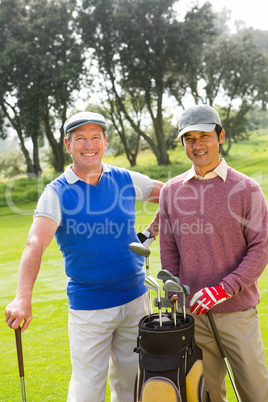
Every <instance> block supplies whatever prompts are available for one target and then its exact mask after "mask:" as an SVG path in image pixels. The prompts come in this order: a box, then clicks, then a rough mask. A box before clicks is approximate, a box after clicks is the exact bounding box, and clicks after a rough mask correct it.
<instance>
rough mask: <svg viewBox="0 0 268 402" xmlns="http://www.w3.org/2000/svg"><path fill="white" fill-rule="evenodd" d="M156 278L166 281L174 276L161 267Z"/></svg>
mask: <svg viewBox="0 0 268 402" xmlns="http://www.w3.org/2000/svg"><path fill="white" fill-rule="evenodd" d="M157 278H158V279H160V280H161V281H168V280H169V279H172V278H174V276H173V275H172V273H170V272H169V271H167V270H166V269H162V270H161V271H159V272H158V274H157Z"/></svg>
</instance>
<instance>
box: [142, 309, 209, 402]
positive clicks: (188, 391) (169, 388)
mask: <svg viewBox="0 0 268 402" xmlns="http://www.w3.org/2000/svg"><path fill="white" fill-rule="evenodd" d="M158 317H159V316H158V314H152V315H151V316H150V317H148V316H145V317H143V318H142V319H141V320H140V322H139V335H138V338H137V348H135V352H136V353H138V354H139V368H138V374H137V376H136V383H135V391H134V401H135V402H151V401H159V402H160V401H161V402H166V401H167V402H205V401H208V400H209V399H208V398H209V396H208V394H207V392H206V389H205V383H204V376H203V362H202V351H201V349H200V348H199V347H198V346H197V345H196V343H195V339H194V319H193V317H192V316H190V315H187V317H186V321H184V319H183V315H182V314H179V313H177V314H176V317H177V325H176V327H174V320H173V318H174V317H172V315H171V314H170V313H164V314H162V327H160V326H159V319H158Z"/></svg>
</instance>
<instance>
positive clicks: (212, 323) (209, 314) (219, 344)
mask: <svg viewBox="0 0 268 402" xmlns="http://www.w3.org/2000/svg"><path fill="white" fill-rule="evenodd" d="M207 316H208V319H209V322H210V325H211V328H212V331H213V334H214V336H215V339H216V342H217V344H218V348H219V350H220V353H221V356H222V358H223V359H225V358H226V354H225V350H224V347H223V344H222V343H221V338H220V335H219V332H218V330H217V327H216V324H215V321H214V317H213V314H212V312H211V311H210V310H209V311H208V312H207Z"/></svg>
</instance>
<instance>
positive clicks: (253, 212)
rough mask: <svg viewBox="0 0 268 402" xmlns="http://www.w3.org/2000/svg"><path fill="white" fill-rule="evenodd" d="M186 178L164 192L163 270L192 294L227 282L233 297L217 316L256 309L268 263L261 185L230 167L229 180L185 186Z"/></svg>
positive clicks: (266, 216)
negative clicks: (260, 286) (176, 277)
mask: <svg viewBox="0 0 268 402" xmlns="http://www.w3.org/2000/svg"><path fill="white" fill-rule="evenodd" d="M186 174H187V172H186V173H184V174H182V175H180V176H177V177H175V178H174V179H171V180H169V181H168V182H167V183H166V184H165V185H164V187H163V189H162V192H161V197H160V233H159V236H160V253H161V263H162V269H167V270H169V271H170V272H171V273H172V274H173V275H175V276H178V277H179V278H180V280H181V282H182V283H183V284H185V285H188V286H189V287H190V292H191V296H193V295H194V293H196V292H197V291H198V290H200V289H202V288H203V287H206V286H217V285H219V283H220V282H221V283H223V285H224V289H225V291H226V292H227V293H229V294H230V295H232V298H231V299H229V300H227V301H225V302H224V303H222V304H219V305H218V306H215V307H214V308H213V312H214V313H215V312H221V313H230V312H234V311H240V310H244V309H247V308H250V307H253V306H256V305H257V304H258V303H259V302H260V295H259V291H258V284H257V279H258V278H259V276H260V275H261V273H262V272H263V270H264V268H265V266H266V264H267V263H268V211H267V204H266V201H265V198H264V195H263V193H262V190H261V188H260V186H259V185H258V184H257V183H256V182H255V181H254V180H253V179H250V178H249V177H247V176H245V175H243V174H241V173H239V172H237V171H236V170H234V169H232V168H230V167H228V173H227V179H226V181H225V182H224V181H223V180H222V179H221V178H220V177H218V176H217V177H215V178H212V179H208V180H197V179H191V180H190V181H188V182H185V183H183V180H184V178H185V177H186ZM191 296H190V297H188V298H187V305H188V307H189V302H190V300H191Z"/></svg>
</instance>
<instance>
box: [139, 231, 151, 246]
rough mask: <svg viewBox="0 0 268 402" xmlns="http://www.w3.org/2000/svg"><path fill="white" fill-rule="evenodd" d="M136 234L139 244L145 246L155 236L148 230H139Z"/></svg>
mask: <svg viewBox="0 0 268 402" xmlns="http://www.w3.org/2000/svg"><path fill="white" fill-rule="evenodd" d="M137 236H138V238H139V241H140V242H141V244H143V245H144V246H145V247H147V248H149V247H150V245H151V244H152V242H153V241H154V240H155V237H154V236H151V233H150V232H149V230H144V231H143V232H142V233H141V232H139V233H137Z"/></svg>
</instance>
